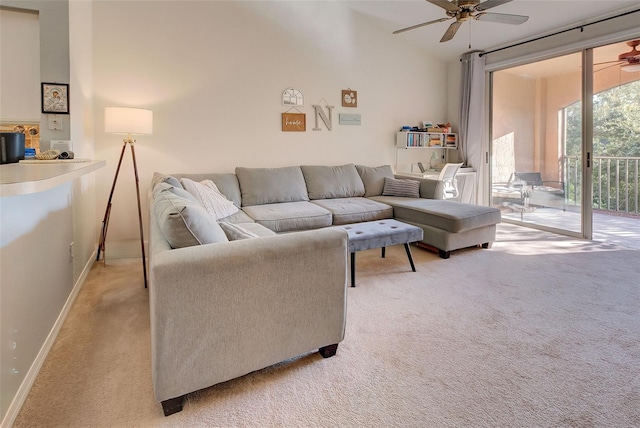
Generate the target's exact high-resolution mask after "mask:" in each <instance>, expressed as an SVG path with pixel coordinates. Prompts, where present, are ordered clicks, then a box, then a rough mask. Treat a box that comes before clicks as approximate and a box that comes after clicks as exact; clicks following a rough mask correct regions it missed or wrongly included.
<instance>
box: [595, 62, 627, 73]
mask: <svg viewBox="0 0 640 428" xmlns="http://www.w3.org/2000/svg"><path fill="white" fill-rule="evenodd" d="M600 64H606V62H601V63H600ZM622 64H624V62H619V63H618V64H611V65H607V66H606V67H602V68H599V69H597V70H593V72H594V73H597V72H598V71H602V70H606V69H607V68H611V67H617V66H618V65H622ZM593 65H598V64H593Z"/></svg>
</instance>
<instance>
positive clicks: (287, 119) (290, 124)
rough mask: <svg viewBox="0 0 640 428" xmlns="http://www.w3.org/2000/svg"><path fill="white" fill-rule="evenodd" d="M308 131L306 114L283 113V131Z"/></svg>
mask: <svg viewBox="0 0 640 428" xmlns="http://www.w3.org/2000/svg"><path fill="white" fill-rule="evenodd" d="M306 130H307V119H306V115H305V114H304V113H282V131H284V132H304V131H306Z"/></svg>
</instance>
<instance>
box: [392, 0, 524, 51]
mask: <svg viewBox="0 0 640 428" xmlns="http://www.w3.org/2000/svg"><path fill="white" fill-rule="evenodd" d="M427 1H428V2H429V3H432V4H435V5H436V6H440V7H441V8H443V9H445V11H446V13H447V16H448V18H440V19H436V20H433V21H429V22H423V23H422V24H417V25H412V26H411V27H407V28H403V29H401V30H397V31H394V32H393V34H398V33H403V32H405V31H409V30H414V29H416V28H420V27H424V26H426V25H431V24H436V23H438V22H444V21H448V20H450V19H453V18H455V20H456V21H455V22H454V23H453V24H451V25H450V26H449V28H448V29H447V31H446V32H445V33H444V36H442V39H440V42H441V43H442V42H447V41H449V40H451V39H453V36H455V35H456V32H457V31H458V28H460V26H461V25H462V23H463V22H466V21H469V20H470V19H476V20H478V21H487V22H499V23H502V24H513V25H519V24H523V23H525V22H527V20H528V19H529V17H528V16H523V15H509V14H505V13H487V12H485V10H488V9H491V8H494V7H496V6H500V5H501V4H505V3H509V2H511V1H513V0H487V1H485V2H480V0H452V1H447V0H427Z"/></svg>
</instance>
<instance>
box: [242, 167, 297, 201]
mask: <svg viewBox="0 0 640 428" xmlns="http://www.w3.org/2000/svg"><path fill="white" fill-rule="evenodd" d="M236 176H237V177H238V182H239V183H240V191H241V194H242V206H243V207H248V206H252V205H263V204H274V203H280V202H299V201H308V200H309V196H308V195H307V186H306V185H305V183H304V177H303V175H302V171H301V170H300V167H299V166H289V167H284V168H245V167H237V168H236Z"/></svg>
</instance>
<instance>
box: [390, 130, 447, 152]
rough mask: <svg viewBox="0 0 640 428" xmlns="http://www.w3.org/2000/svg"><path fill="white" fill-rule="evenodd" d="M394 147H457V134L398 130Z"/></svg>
mask: <svg viewBox="0 0 640 428" xmlns="http://www.w3.org/2000/svg"><path fill="white" fill-rule="evenodd" d="M396 147H397V148H399V149H414V148H426V149H428V148H433V149H442V148H445V149H457V148H458V134H455V133H440V132H420V131H403V132H398V133H397V134H396Z"/></svg>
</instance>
